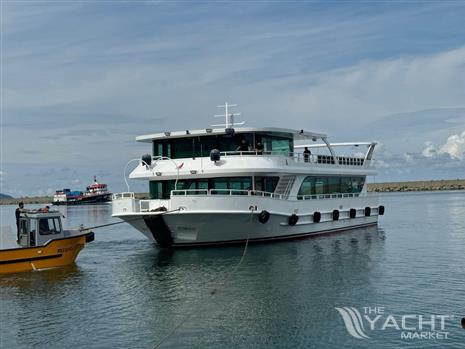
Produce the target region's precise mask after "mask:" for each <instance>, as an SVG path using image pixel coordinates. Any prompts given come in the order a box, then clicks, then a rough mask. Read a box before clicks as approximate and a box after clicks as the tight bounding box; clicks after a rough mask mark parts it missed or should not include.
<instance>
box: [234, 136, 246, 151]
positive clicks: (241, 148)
mask: <svg viewBox="0 0 465 349" xmlns="http://www.w3.org/2000/svg"><path fill="white" fill-rule="evenodd" d="M248 150H249V142H247V140H246V139H245V138H242V139H241V143H240V144H239V146H238V147H237V149H236V151H248Z"/></svg>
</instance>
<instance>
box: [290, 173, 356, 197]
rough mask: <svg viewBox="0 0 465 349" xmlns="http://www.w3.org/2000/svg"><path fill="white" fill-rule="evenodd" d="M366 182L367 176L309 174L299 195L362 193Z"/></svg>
mask: <svg viewBox="0 0 465 349" xmlns="http://www.w3.org/2000/svg"><path fill="white" fill-rule="evenodd" d="M364 184H365V177H362V176H357V177H342V176H324V177H316V176H308V177H306V178H305V179H304V181H303V182H302V185H301V186H300V189H299V193H298V195H299V196H303V195H318V194H334V193H344V194H345V193H360V192H361V191H362V189H363V185H364Z"/></svg>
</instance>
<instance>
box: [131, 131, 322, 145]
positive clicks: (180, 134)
mask: <svg viewBox="0 0 465 349" xmlns="http://www.w3.org/2000/svg"><path fill="white" fill-rule="evenodd" d="M251 132H261V133H280V134H287V135H289V136H292V137H293V138H294V140H304V139H312V138H326V137H327V136H326V135H325V134H322V133H315V132H308V131H304V130H293V129H288V128H276V127H261V128H260V127H237V128H234V133H235V134H241V133H251ZM225 134H226V129H225V128H204V129H200V130H185V131H173V132H170V131H166V132H161V133H153V134H148V135H143V136H138V137H136V141H138V142H146V143H150V142H152V141H154V140H162V139H174V138H190V137H202V136H211V135H225Z"/></svg>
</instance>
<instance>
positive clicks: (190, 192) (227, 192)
mask: <svg viewBox="0 0 465 349" xmlns="http://www.w3.org/2000/svg"><path fill="white" fill-rule="evenodd" d="M171 195H172V196H194V195H196V196H199V195H203V196H232V195H248V196H261V197H269V198H272V199H278V200H290V199H294V200H321V199H340V198H353V197H359V196H360V193H331V194H329V193H328V194H311V195H297V196H289V197H287V198H286V197H284V195H282V194H277V193H271V192H265V191H260V190H241V189H178V190H171Z"/></svg>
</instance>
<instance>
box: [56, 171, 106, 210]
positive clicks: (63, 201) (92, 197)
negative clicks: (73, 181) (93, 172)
mask: <svg viewBox="0 0 465 349" xmlns="http://www.w3.org/2000/svg"><path fill="white" fill-rule="evenodd" d="M108 201H111V193H110V192H109V191H108V187H107V185H106V184H103V183H99V182H97V178H96V177H95V176H94V183H92V184H91V185H89V186H88V187H87V188H86V191H85V192H82V191H71V190H70V189H63V190H57V191H56V192H55V195H53V202H52V203H53V205H80V204H96V203H102V202H108Z"/></svg>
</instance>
